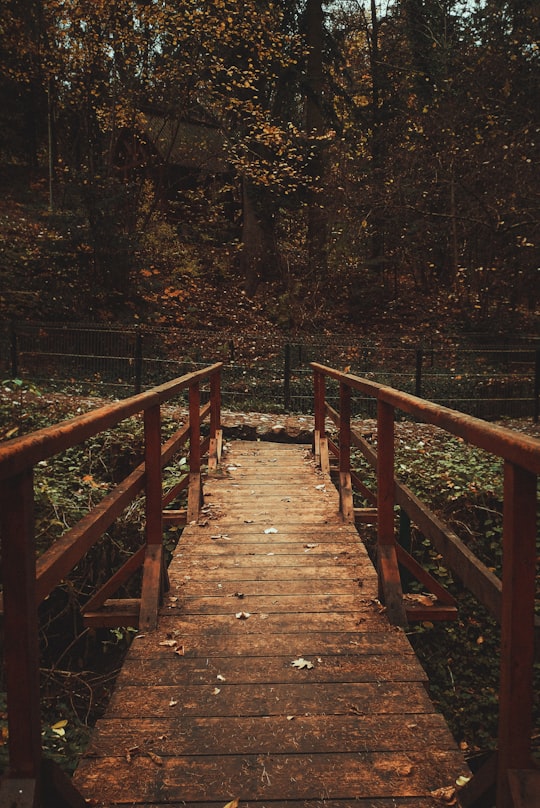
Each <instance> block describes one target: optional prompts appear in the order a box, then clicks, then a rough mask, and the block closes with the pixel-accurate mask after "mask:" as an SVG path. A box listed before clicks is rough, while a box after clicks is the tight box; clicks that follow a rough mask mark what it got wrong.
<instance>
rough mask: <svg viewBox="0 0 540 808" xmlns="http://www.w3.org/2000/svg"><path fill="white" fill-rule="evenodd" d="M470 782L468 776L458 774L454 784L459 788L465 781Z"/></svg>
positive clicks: (465, 783)
mask: <svg viewBox="0 0 540 808" xmlns="http://www.w3.org/2000/svg"><path fill="white" fill-rule="evenodd" d="M470 782H471V778H470V777H465V775H463V774H460V776H459V777H458V778H457V780H456V786H459V787H460V788H463V786H466V785H467V783H470Z"/></svg>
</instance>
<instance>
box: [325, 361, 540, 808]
mask: <svg viewBox="0 0 540 808" xmlns="http://www.w3.org/2000/svg"><path fill="white" fill-rule="evenodd" d="M312 369H313V372H314V390H315V437H314V443H315V454H316V457H317V458H318V460H319V463H320V465H321V468H323V469H325V468H326V469H328V468H329V452H330V453H331V454H334V455H335V457H336V459H337V463H338V470H339V489H340V507H341V512H342V515H343V518H344V519H345V520H346V521H354V519H355V517H356V514H355V508H354V505H353V488H354V487H355V484H357V487H358V489H359V490H360V491H361V492H362V493H366V492H368V493H369V491H368V489H367V488H366V487H365V484H364V483H363V481H362V480H361V479H360V478H359V477H358V476H357V475H356V474H355V473H354V469H352V467H351V447H352V446H355V447H357V448H358V449H360V451H361V452H362V453H363V455H364V457H365V458H366V459H367V460H368V463H370V464H371V465H372V466H373V467H374V468H375V471H376V479H377V493H376V498H375V501H374V504H375V506H376V521H377V560H378V571H379V588H380V592H381V596H382V598H383V600H384V603H385V606H386V610H387V613H388V615H389V617H390V619H391V620H392V621H393V622H394V623H396V624H397V625H406V623H407V620H408V619H409V616H410V615H409V614H408V613H407V609H406V607H405V605H404V600H403V591H402V586H401V577H400V571H399V565H400V564H402V565H403V566H405V567H406V568H407V569H408V570H409V571H410V572H413V574H414V573H418V574H420V575H423V574H424V573H423V572H422V570H421V568H420V567H419V565H418V564H416V562H415V560H414V559H413V558H412V557H411V556H409V555H408V554H407V553H405V552H404V551H403V548H401V547H400V545H399V544H398V542H397V541H396V536H395V513H394V506H395V504H399V506H400V507H401V508H402V509H403V510H404V511H405V512H406V514H407V516H408V518H409V519H410V520H414V521H415V522H416V523H417V524H419V525H420V526H421V529H422V530H423V532H425V535H426V536H428V537H429V538H430V539H431V540H432V542H433V543H434V544H435V546H436V547H437V550H438V551H439V552H440V553H441V554H442V555H443V557H444V559H445V563H446V564H447V565H448V567H449V568H450V569H451V570H452V571H453V572H455V573H456V575H457V576H458V578H460V579H461V581H462V582H463V583H464V584H465V586H466V587H467V588H468V589H469V590H470V591H472V592H473V593H474V594H475V596H476V597H477V598H478V599H479V600H480V601H481V602H482V603H483V604H484V605H485V606H486V607H487V608H488V609H489V610H490V612H491V613H492V615H493V616H494V617H495V618H496V619H497V620H498V621H499V622H500V624H501V654H500V687H499V733H498V752H497V758H496V764H495V765H493V760H491V761H490V762H489V763H488V765H487V767H486V768H485V769H484V771H483V773H482V774H477V775H476V778H473V780H472V781H471V785H470V786H468V787H467V790H468V799H467V791H463V792H462V794H461V795H460V796H461V798H462V803H463V804H464V805H472V804H473V803H474V802H475V801H476V799H477V798H478V797H479V796H480V794H481V791H482V788H484V787H486V788H485V790H487V787H488V786H490V785H491V773H493V775H494V779H496V791H497V798H496V805H497V808H512V806H514V805H515V803H514V802H513V800H512V797H511V793H510V792H511V788H512V782H513V778H516V777H521V778H522V779H524V778H527V777H528V776H529V772H532V774H531V777H536V776H537V775H536V772H535V766H534V764H533V761H532V751H531V747H532V744H531V735H532V715H533V703H534V697H533V696H534V694H533V663H534V655H535V654H534V651H535V624H536V622H537V621H535V596H536V569H537V549H536V534H537V477H538V475H539V474H540V441H539V440H536V439H534V438H530V437H528V436H525V435H521V434H519V433H518V432H513V431H511V430H508V429H504V428H502V427H499V426H494V425H491V424H488V423H486V422H485V421H481V420H480V419H478V418H473V417H471V416H469V415H466V414H464V413H460V412H456V411H455V410H451V409H448V408H444V407H440V406H438V405H436V404H434V403H432V402H430V401H426V400H424V399H420V398H418V397H416V396H412V395H410V394H407V393H404V392H402V391H400V390H396V389H393V388H390V387H387V386H385V385H380V384H377V383H374V382H373V381H371V380H370V379H366V378H360V377H358V376H355V375H351V374H345V373H342V372H340V371H338V370H335V369H333V368H329V367H325V366H324V365H321V364H318V363H312ZM332 386H333V387H334V389H335V388H337V391H338V393H337V394H338V399H339V405H338V406H339V409H338V410H336V409H335V408H333V407H331V406H330V405H329V404H328V400H327V388H331V387H332ZM358 395H368V396H370V397H371V398H372V399H373V401H374V402H375V405H376V408H377V447H376V451H374V447H373V446H372V445H371V444H369V443H368V442H367V441H366V440H365V439H364V438H362V436H361V435H359V434H357V433H355V431H354V430H353V428H352V425H351V411H352V407H351V402H352V400H353V399H354V397H356V396H358ZM400 411H401V412H405V413H407V414H408V415H410V416H412V417H413V418H415V419H418V420H420V421H422V422H425V423H428V424H434V425H435V426H437V427H439V428H441V429H443V430H444V431H445V432H447V433H448V434H450V435H454V436H457V437H459V438H462V439H463V440H465V441H466V442H467V443H469V444H471V445H473V446H476V447H479V448H481V449H483V450H485V451H487V452H489V453H490V454H492V455H494V456H496V457H499V458H501V459H502V461H503V463H504V502H503V538H502V545H503V573H502V581H501V580H500V579H498V578H497V577H496V576H495V575H493V573H492V572H491V570H489V569H488V568H487V567H485V565H484V564H482V563H481V562H480V561H479V559H477V558H476V557H475V556H474V555H473V553H472V552H470V551H469V550H468V548H467V547H466V546H465V545H464V544H463V543H462V542H461V541H460V540H459V538H458V537H457V536H455V534H454V535H452V534H451V532H450V531H449V530H447V529H445V526H444V525H442V524H441V523H440V522H439V521H438V520H437V519H436V517H435V516H434V515H433V514H431V513H430V512H429V511H428V509H426V507H425V506H424V505H423V503H422V502H421V501H420V500H419V499H418V498H417V497H415V496H414V495H413V494H412V492H411V491H410V490H409V489H408V488H407V487H406V486H404V485H403V484H401V483H400V482H399V481H398V479H397V478H396V477H395V472H394V465H395V459H394V451H395V437H394V421H395V419H396V414H397V413H399V412H400ZM327 418H330V419H331V420H332V421H333V422H334V423H335V424H336V425H337V427H338V430H339V433H338V434H339V437H338V443H337V444H336V443H334V442H333V441H332V440H330V439H329V438H328V435H327V432H326V419H327ZM369 510H370V511H371V510H373V509H369ZM370 518H373V516H372V515H371V514H370ZM419 580H420V579H419ZM433 591H434V590H433ZM441 596H442V598H443V599H444V593H441ZM442 606H443V611H444V612H447V611H448V610H449V608H451V607H452V604H451V603H446V604H445V603H444V602H443V604H442ZM416 619H423V618H422V616H420V617H419V618H418V617H417V618H416ZM535 782H536V781H535ZM479 784H480V785H479ZM535 787H536V788H537V787H538V785H536V786H535ZM527 804H528V803H527ZM530 804H532V802H531V803H530ZM535 804H536V803H535Z"/></svg>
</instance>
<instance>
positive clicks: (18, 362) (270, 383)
mask: <svg viewBox="0 0 540 808" xmlns="http://www.w3.org/2000/svg"><path fill="white" fill-rule="evenodd" d="M215 361H220V362H223V363H224V364H225V365H226V367H227V374H226V378H227V386H226V388H225V389H224V390H223V402H224V405H225V406H227V407H230V408H233V409H244V410H257V409H262V410H268V409H272V410H285V411H294V412H310V411H311V408H312V398H311V371H310V369H309V363H310V362H311V361H318V362H322V363H324V364H328V365H331V366H332V367H340V368H342V369H345V368H347V369H349V370H350V371H351V372H353V373H356V374H358V375H361V376H364V377H367V378H370V379H371V380H373V381H375V382H377V383H380V384H386V385H389V386H393V387H398V388H399V389H402V390H405V391H407V392H409V393H413V394H415V395H417V396H422V397H425V398H428V399H430V400H431V401H434V402H436V403H438V404H441V405H444V406H448V407H452V408H454V409H458V410H461V411H463V412H467V413H469V414H471V415H476V416H478V417H481V418H487V419H494V418H502V417H531V418H534V420H535V421H537V420H538V417H539V402H540V338H538V337H536V336H523V337H519V338H518V337H516V338H514V339H513V340H512V342H511V343H508V342H507V343H505V344H502V343H497V342H493V341H489V340H488V338H487V337H486V336H485V335H471V337H470V341H469V342H466V341H464V339H463V338H460V339H458V338H456V339H455V340H454V341H451V340H448V341H447V342H445V343H444V344H443V343H442V342H440V343H439V342H437V341H436V340H433V341H432V342H431V343H429V344H423V345H404V344H403V343H400V342H399V341H397V340H388V339H387V340H380V341H374V340H373V341H369V340H362V341H355V340H352V339H351V338H350V337H349V336H346V335H339V334H338V335H333V336H332V337H322V336H319V337H317V336H309V335H303V336H302V337H298V336H291V335H287V334H282V333H278V332H276V333H271V334H264V335H261V334H256V333H253V334H249V333H245V334H242V335H235V334H230V333H216V332H211V333H209V332H203V331H187V330H181V329H177V330H171V329H167V330H164V329H159V328H148V327H144V328H142V327H141V328H125V327H114V328H113V327H110V326H103V327H101V326H93V325H92V326H89V325H78V324H61V323H11V324H4V326H3V327H1V326H0V374H2V376H1V378H3V379H8V378H11V379H13V378H22V379H24V380H25V381H29V382H32V383H33V384H35V385H36V386H37V387H40V386H41V387H43V388H46V389H49V388H51V387H53V388H54V387H56V388H61V389H62V390H64V391H68V392H70V391H82V392H85V393H94V394H96V395H111V394H112V395H122V396H124V395H126V393H129V392H135V393H139V392H141V391H142V390H144V389H149V388H150V387H152V386H154V385H156V384H159V383H160V382H161V381H162V380H163V379H164V378H171V377H173V376H178V375H182V374H184V373H190V372H193V371H195V370H197V369H199V368H201V367H204V366H205V365H206V364H208V363H210V362H215ZM354 407H355V414H357V415H363V416H364V417H368V416H369V417H374V415H375V412H374V410H373V402H372V401H371V400H370V399H369V397H360V398H359V399H358V400H357V401H355V402H354Z"/></svg>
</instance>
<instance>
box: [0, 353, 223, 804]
mask: <svg viewBox="0 0 540 808" xmlns="http://www.w3.org/2000/svg"><path fill="white" fill-rule="evenodd" d="M221 367H222V364H221V363H218V364H215V365H212V366H210V367H207V368H204V369H203V370H200V371H198V372H196V373H190V374H188V375H186V376H182V377H180V378H178V379H175V380H173V381H171V382H168V383H166V384H163V385H161V386H159V387H154V388H153V389H152V390H149V391H148V392H146V393H141V394H140V395H137V396H133V397H132V398H128V399H126V400H125V401H121V402H118V403H115V404H111V405H109V406H105V407H102V408H100V409H98V410H95V411H94V412H90V413H88V414H85V415H81V416H79V417H77V418H74V419H73V420H70V421H65V422H63V423H61V424H58V425H56V426H52V427H49V428H47V429H42V430H40V431H38V432H34V433H32V434H30V435H28V436H26V437H22V438H17V439H15V440H11V441H7V442H6V443H4V444H3V445H1V446H0V534H1V537H2V567H3V608H4V660H5V675H6V690H7V708H8V732H9V772H8V776H7V778H6V779H5V780H4V782H3V783H2V785H1V787H0V805H1V806H4V805H5V806H10V808H12V806H17V808H23V806H24V808H27V807H28V808H30V806H32V807H33V808H38V807H43V808H45V807H47V808H48V806H53V805H54V806H82V805H85V802H84V800H83V799H82V797H81V796H80V795H79V794H78V793H77V792H76V791H75V789H74V788H73V786H72V784H71V781H70V780H69V779H68V778H67V777H65V776H64V775H63V774H62V772H61V771H60V770H59V769H58V768H57V767H55V766H53V765H52V764H51V763H50V761H45V760H44V759H43V757H42V750H41V720H40V691H39V652H38V617H37V607H38V606H39V604H40V603H41V602H42V601H43V600H44V599H45V598H46V597H47V596H48V595H49V593H50V592H52V590H53V589H54V588H55V587H56V586H57V585H58V584H59V583H60V582H61V581H62V580H63V579H64V578H65V577H66V576H67V575H68V574H69V572H70V571H71V570H72V569H73V567H74V566H75V565H76V564H77V563H78V562H79V561H80V559H81V558H82V557H83V556H84V555H85V553H86V552H87V551H88V550H89V549H90V548H91V547H92V546H93V545H94V544H95V543H96V542H97V541H98V540H99V538H100V537H101V536H102V535H103V533H104V532H105V531H106V530H107V528H108V527H109V526H110V525H111V524H112V523H113V522H114V521H115V519H116V518H117V517H118V516H119V515H120V514H121V513H122V512H123V510H124V509H125V508H126V507H127V506H128V505H129V504H130V503H131V502H132V501H133V500H134V499H135V497H137V495H138V494H139V493H141V492H144V494H145V509H146V536H145V544H144V545H143V547H141V548H140V550H139V551H137V552H136V553H135V554H134V555H133V556H132V557H131V558H130V559H129V561H128V562H127V563H126V564H125V565H124V566H123V567H122V569H121V570H119V571H118V572H117V573H115V574H114V575H113V576H112V578H111V579H110V580H109V581H108V583H107V584H105V586H103V587H102V588H101V589H100V591H99V592H98V593H97V594H96V595H95V596H94V597H93V598H92V599H91V600H90V601H89V602H88V603H87V604H86V606H85V614H86V619H87V621H89V622H92V623H93V624H97V625H118V626H130V625H131V626H138V627H139V629H141V630H144V631H150V630H152V629H154V628H155V626H156V623H157V615H158V608H159V605H160V600H161V598H162V596H163V592H164V590H165V589H166V587H167V573H166V569H165V563H164V550H163V543H162V533H163V531H162V526H163V519H164V516H163V509H164V507H165V505H166V504H168V503H169V502H172V501H173V499H174V498H175V497H176V496H177V494H178V493H179V491H180V490H181V489H182V488H187V491H188V499H187V512H179V511H176V512H173V513H172V514H171V512H170V511H165V518H166V519H167V520H169V521H170V520H171V519H174V520H175V521H176V522H181V521H185V520H187V521H191V520H193V519H196V518H197V515H198V512H199V507H200V503H201V500H202V484H201V458H202V456H203V454H204V453H206V452H207V453H208V465H209V468H212V467H215V465H216V464H217V462H218V461H219V456H220V453H221V429H220V371H221ZM203 383H204V384H207V385H208V386H209V401H208V403H207V404H205V405H204V406H201V385H202V384H203ZM185 390H188V391H189V421H188V423H187V424H186V425H185V426H183V427H182V428H181V429H179V430H178V431H177V432H176V433H175V434H174V435H173V436H172V437H171V438H169V440H167V441H166V443H165V444H164V445H162V443H161V406H162V404H164V403H165V402H167V401H169V400H170V399H172V398H173V397H174V396H177V395H178V394H179V393H182V392H183V391H185ZM138 414H142V415H143V418H144V463H142V464H141V465H140V466H139V467H138V468H137V469H135V470H134V471H133V472H132V473H131V474H130V475H129V476H128V477H127V478H126V479H124V480H123V481H122V482H121V483H119V484H118V485H117V486H116V487H115V488H114V489H113V490H112V491H111V493H109V494H108V495H106V496H105V497H104V499H103V500H102V501H101V502H100V503H99V504H98V505H97V506H96V507H94V508H93V509H92V510H91V511H90V512H89V513H88V514H87V515H86V516H85V517H84V518H83V519H82V520H81V521H80V522H79V523H78V524H76V525H75V526H74V527H72V528H71V529H70V530H68V531H67V532H66V533H64V535H63V536H62V537H61V538H60V539H59V540H58V541H57V542H55V543H54V544H53V546H52V547H51V548H50V549H49V550H48V551H47V552H45V553H44V555H42V556H41V557H40V558H39V559H38V561H37V564H36V548H35V538H34V518H33V509H34V489H33V469H34V466H35V465H36V464H37V463H39V462H41V461H43V460H46V459H47V458H50V457H53V456H54V455H57V454H59V453H60V452H62V451H64V450H66V449H68V448H70V447H72V446H76V445H78V444H80V443H82V442H83V441H85V440H87V439H88V438H91V437H92V436H94V435H97V434H99V433H100V432H103V431H104V430H107V429H110V428H112V427H114V426H116V425H117V424H119V423H120V422H122V421H124V420H125V419H127V418H130V417H132V416H135V415H138ZM206 419H209V421H210V427H209V436H208V437H206V438H204V439H203V438H202V436H201V423H202V422H203V421H204V420H206ZM188 441H189V473H188V474H187V476H186V478H185V482H184V481H183V482H181V483H180V484H179V485H178V486H176V488H175V490H174V491H173V492H169V494H168V496H167V497H165V498H164V497H163V495H162V469H163V467H164V466H165V465H167V464H168V463H169V462H170V461H171V459H172V458H173V456H174V455H175V454H176V452H178V450H179V448H180V447H181V446H182V445H183V444H185V443H187V442H188ZM140 567H142V570H143V572H142V585H141V596H140V598H139V599H137V600H136V601H134V600H131V601H128V602H127V607H126V604H125V603H123V602H122V601H120V600H117V601H114V600H110V595H112V594H114V593H115V592H116V591H117V590H118V588H119V587H120V586H121V585H122V584H123V583H124V582H125V581H126V580H127V579H128V578H129V577H130V576H131V575H132V574H133V573H134V572H135V571H136V570H137V569H138V568H140Z"/></svg>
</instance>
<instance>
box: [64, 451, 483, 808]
mask: <svg viewBox="0 0 540 808" xmlns="http://www.w3.org/2000/svg"><path fill="white" fill-rule="evenodd" d="M265 531H269V532H265ZM276 531H277V532H276ZM169 575H170V579H171V590H170V593H169V595H168V596H166V597H165V598H164V602H163V605H162V607H161V609H160V620H159V624H158V628H157V630H156V631H154V632H149V633H148V632H144V631H141V633H140V634H139V635H137V637H136V638H135V639H134V640H133V643H132V645H131V648H130V651H129V654H128V659H127V661H126V664H125V666H124V669H123V671H122V672H121V674H120V676H119V678H118V681H117V685H116V690H115V693H114V695H113V697H112V700H111V703H110V705H109V710H108V712H107V715H106V717H105V718H104V719H102V720H101V721H100V722H98V725H97V728H96V732H95V735H94V738H93V741H92V743H91V746H90V748H89V751H88V756H87V758H86V760H85V761H84V762H83V763H82V764H81V766H80V767H79V769H78V771H77V773H76V776H75V781H76V783H77V784H78V785H79V786H80V787H81V789H82V790H83V793H84V794H85V795H87V796H90V795H92V796H93V797H95V798H97V799H98V800H100V801H101V802H102V803H103V804H104V805H105V806H107V808H114V807H115V806H119V805H137V806H139V808H143V806H144V808H150V806H154V807H155V806H157V805H158V804H159V805H160V806H161V808H163V806H166V805H169V806H171V808H172V806H174V808H176V807H177V806H178V805H179V804H180V803H182V805H184V804H185V805H193V806H195V805H197V808H201V806H204V805H206V806H208V808H210V806H213V808H223V805H225V804H226V803H227V802H228V801H230V800H232V799H234V798H235V797H237V798H238V799H240V801H241V805H242V806H246V808H249V806H256V805H257V806H258V808H263V805H264V806H266V807H267V806H268V804H269V802H270V801H271V802H272V806H273V808H276V806H282V807H283V808H294V806H297V808H317V806H318V805H320V804H321V803H322V802H323V801H324V804H325V806H327V805H334V806H335V808H337V806H338V805H339V808H350V806H351V805H352V804H353V803H354V805H355V806H356V805H358V806H359V808H368V806H369V808H389V806H390V805H391V806H392V808H395V806H398V808H401V806H403V808H405V806H407V808H413V807H414V808H428V806H429V808H433V799H432V798H431V796H430V791H431V790H434V789H436V788H438V787H441V786H443V785H444V786H450V785H452V784H453V783H454V782H455V778H456V777H457V776H458V774H460V773H464V774H466V773H467V768H466V766H465V765H464V763H463V760H462V757H461V755H460V754H459V752H458V751H457V750H456V747H455V745H454V743H453V740H452V738H451V736H450V734H449V732H448V730H447V729H446V727H445V725H444V722H443V721H442V719H441V717H440V716H439V715H438V714H436V713H435V712H434V710H433V706H432V704H431V702H430V700H429V697H428V695H427V692H426V688H425V674H424V672H423V670H422V668H421V666H420V665H419V663H418V661H417V659H416V657H415V655H414V653H413V651H412V648H411V646H410V644H409V642H408V640H407V637H406V635H405V633H404V632H402V631H400V630H398V629H396V628H395V627H392V626H391V625H390V624H389V622H388V620H387V617H386V614H385V610H384V609H383V608H382V607H381V605H380V603H379V602H378V600H377V599H376V596H377V576H376V572H375V570H374V568H373V565H372V564H371V562H370V560H369V558H368V555H367V552H366V550H365V548H364V547H363V545H362V544H361V543H360V541H359V537H358V533H357V532H356V530H355V529H354V527H353V526H352V525H346V524H343V522H342V521H341V518H340V515H339V495H338V492H337V491H336V490H335V489H334V488H333V486H332V485H331V484H330V482H329V480H328V478H327V477H326V476H325V475H323V474H322V473H321V472H320V471H318V470H317V469H316V468H315V465H314V463H313V462H312V460H311V459H310V458H308V457H306V453H305V451H304V450H303V449H300V448H299V447H290V446H283V447H282V446H275V445H274V446H272V445H268V444H267V445H264V444H263V443H260V444H259V443H257V444H249V445H248V444H242V443H238V444H233V447H232V449H231V451H230V453H228V454H227V458H226V462H225V463H224V465H223V466H222V467H221V470H218V471H216V472H214V473H211V474H210V475H209V477H208V479H207V481H206V482H205V506H204V508H203V509H202V512H201V513H200V514H199V518H198V520H197V521H194V522H193V523H190V524H188V525H187V527H186V528H185V530H184V532H183V534H182V537H181V540H180V542H179V544H178V547H177V549H176V551H175V554H174V558H173V561H172V563H171V565H170V567H169ZM300 659H303V660H305V661H306V663H309V664H306V666H305V667H302V664H303V663H301V662H299V663H298V664H300V666H301V667H299V668H298V667H296V666H295V665H293V664H292V663H293V662H294V661H295V660H300ZM311 666H312V667H311ZM141 705H142V706H144V710H142V711H141V709H140V708H141ZM137 713H139V714H137ZM364 801H365V805H364V806H362V803H363V802H364Z"/></svg>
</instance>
